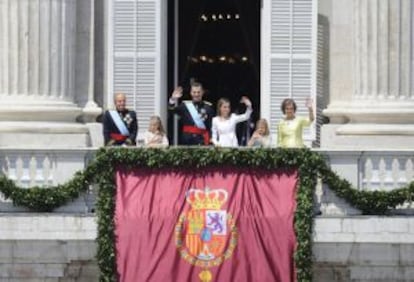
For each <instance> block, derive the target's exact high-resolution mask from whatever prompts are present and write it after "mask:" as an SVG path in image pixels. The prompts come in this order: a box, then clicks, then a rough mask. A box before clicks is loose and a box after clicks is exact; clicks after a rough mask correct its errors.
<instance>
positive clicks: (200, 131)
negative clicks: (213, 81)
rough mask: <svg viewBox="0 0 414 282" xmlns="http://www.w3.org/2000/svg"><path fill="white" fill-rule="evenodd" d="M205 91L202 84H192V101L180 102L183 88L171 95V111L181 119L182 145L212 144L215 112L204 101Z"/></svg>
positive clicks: (178, 88) (208, 103) (177, 89)
mask: <svg viewBox="0 0 414 282" xmlns="http://www.w3.org/2000/svg"><path fill="white" fill-rule="evenodd" d="M203 94H204V89H203V86H202V85H201V83H198V82H193V83H192V84H191V89H190V95H191V101H183V102H182V103H178V100H179V99H180V98H181V97H182V96H183V89H182V87H177V88H176V89H175V90H174V92H173V93H172V95H171V98H170V101H169V109H170V110H171V111H174V112H175V113H176V114H178V115H179V116H180V118H181V123H182V125H183V127H182V136H181V140H180V144H181V145H208V144H210V132H211V119H212V118H213V116H214V110H213V108H212V105H211V103H210V102H207V101H203Z"/></svg>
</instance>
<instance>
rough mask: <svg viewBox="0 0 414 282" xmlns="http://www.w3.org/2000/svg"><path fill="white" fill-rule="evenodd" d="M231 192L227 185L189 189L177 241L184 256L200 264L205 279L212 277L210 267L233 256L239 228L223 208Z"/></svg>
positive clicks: (178, 223) (203, 280) (178, 227)
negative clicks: (221, 187)
mask: <svg viewBox="0 0 414 282" xmlns="http://www.w3.org/2000/svg"><path fill="white" fill-rule="evenodd" d="M227 198H228V193H227V191H226V190H224V189H209V188H208V187H207V188H205V189H204V190H201V189H190V190H188V192H187V194H186V202H187V203H188V204H189V205H190V208H189V209H188V210H187V211H186V212H183V213H182V214H181V215H180V217H179V220H178V222H177V224H176V227H175V243H176V246H177V248H178V251H179V252H180V255H181V257H182V258H183V259H184V260H185V261H187V262H188V263H190V264H192V265H195V266H198V267H201V268H203V270H202V271H201V272H200V274H199V278H200V280H201V281H202V282H208V281H212V280H213V279H212V274H211V272H210V271H209V270H208V269H209V268H210V267H213V266H218V265H220V264H221V263H223V262H224V260H226V259H228V258H230V257H231V255H232V254H233V251H234V249H235V247H236V245H237V228H236V224H235V221H234V219H233V217H232V215H231V214H229V213H227V211H226V210H224V209H222V206H223V205H224V203H225V202H226V201H227Z"/></svg>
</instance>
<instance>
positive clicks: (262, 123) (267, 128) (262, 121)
mask: <svg viewBox="0 0 414 282" xmlns="http://www.w3.org/2000/svg"><path fill="white" fill-rule="evenodd" d="M260 125H263V126H264V128H265V134H264V135H265V136H268V135H269V134H270V131H269V125H268V123H267V120H266V119H265V118H261V119H259V120H258V121H257V122H256V130H257V129H258V128H259V126H260Z"/></svg>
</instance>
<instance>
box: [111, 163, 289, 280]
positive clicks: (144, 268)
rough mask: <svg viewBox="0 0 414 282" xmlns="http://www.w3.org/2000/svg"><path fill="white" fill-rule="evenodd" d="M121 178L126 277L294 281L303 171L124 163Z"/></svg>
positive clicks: (119, 220) (118, 227) (119, 227)
mask: <svg viewBox="0 0 414 282" xmlns="http://www.w3.org/2000/svg"><path fill="white" fill-rule="evenodd" d="M116 182H117V194H116V211H115V234H116V238H117V239H116V256H117V260H116V261H117V269H118V273H119V277H120V281H121V282H144V281H154V282H165V281H171V282H173V281H174V282H175V281H177V282H185V281H201V280H200V276H201V277H202V276H203V275H205V273H204V274H202V273H201V272H202V271H203V270H207V271H208V272H209V273H210V274H211V281H215V282H219V281H223V282H229V281H237V282H244V281H245V282H254V281H258V282H259V281H260V282H275V281H276V282H290V281H295V277H294V276H295V270H294V263H293V253H294V249H295V245H296V237H295V233H294V227H293V219H294V211H295V207H296V201H295V193H296V183H297V171H295V170H289V171H287V170H280V171H272V172H269V171H257V170H244V169H237V168H209V169H204V170H203V172H201V173H198V172H195V171H192V170H172V169H162V170H150V169H135V170H127V169H123V168H120V169H118V171H117V175H116ZM207 187H208V188H207ZM206 188H207V189H206ZM180 240H181V247H180ZM197 256H199V259H198V260H197ZM224 256H226V258H225V259H224ZM185 257H186V258H185ZM191 258H194V259H195V260H193V261H191ZM220 258H223V261H220ZM215 259H217V260H215ZM195 261H198V262H199V264H200V263H201V262H205V263H206V264H205V266H203V267H201V266H200V265H199V264H198V265H197V263H195ZM213 261H216V262H217V263H216V265H212V262H213ZM208 264H210V265H208ZM207 278H208V275H207Z"/></svg>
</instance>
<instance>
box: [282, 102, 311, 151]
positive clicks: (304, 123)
mask: <svg viewBox="0 0 414 282" xmlns="http://www.w3.org/2000/svg"><path fill="white" fill-rule="evenodd" d="M312 104H313V101H312V99H307V101H306V107H307V108H308V111H309V115H308V117H299V116H296V103H295V101H294V100H293V99H285V100H284V101H283V102H282V105H281V107H280V108H281V110H282V112H283V114H284V115H285V118H284V119H282V120H281V121H280V123H279V125H278V132H277V140H278V142H277V143H278V146H280V147H283V148H303V147H304V144H303V136H302V134H303V129H304V128H305V127H309V126H310V125H311V123H312V122H313V120H314V119H315V117H314V114H313V106H312Z"/></svg>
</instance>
